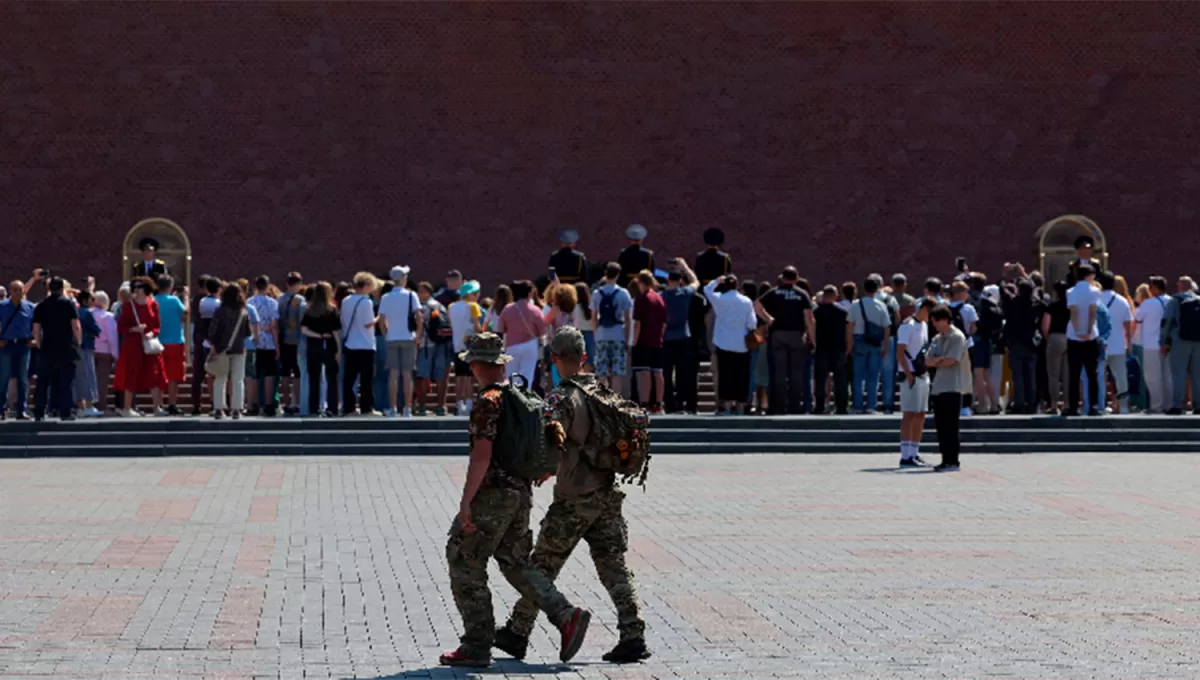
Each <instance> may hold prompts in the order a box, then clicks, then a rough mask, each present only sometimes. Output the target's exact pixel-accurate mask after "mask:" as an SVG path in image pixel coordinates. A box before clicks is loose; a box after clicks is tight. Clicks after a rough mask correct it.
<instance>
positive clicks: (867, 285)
mask: <svg viewBox="0 0 1200 680" xmlns="http://www.w3.org/2000/svg"><path fill="white" fill-rule="evenodd" d="M878 292H879V282H878V281H877V280H875V279H874V278H867V280H866V281H864V282H863V294H862V295H861V296H860V297H859V298H858V299H857V300H855V301H854V302H853V303H852V304H851V305H850V307H849V310H848V312H849V315H850V323H851V324H853V326H854V350H853V354H854V383H853V388H852V389H851V393H852V394H853V399H854V410H855V412H857V413H875V411H876V407H877V405H878V403H879V386H880V380H879V378H880V370H881V369H882V366H883V355H884V354H885V353H886V352H887V350H888V347H889V346H890V344H891V316H890V315H889V314H888V308H887V305H885V304H884V303H883V302H881V301H880V300H879V299H878V298H877V297H876V293H878ZM864 396H865V397H866V398H865V400H864Z"/></svg>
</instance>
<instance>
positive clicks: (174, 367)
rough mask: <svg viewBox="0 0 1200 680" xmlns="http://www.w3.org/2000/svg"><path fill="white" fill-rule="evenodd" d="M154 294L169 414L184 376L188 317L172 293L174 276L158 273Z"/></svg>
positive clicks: (174, 412)
mask: <svg viewBox="0 0 1200 680" xmlns="http://www.w3.org/2000/svg"><path fill="white" fill-rule="evenodd" d="M154 284H155V287H156V289H157V291H158V292H157V293H155V295H154V302H155V303H156V304H157V305H158V315H159V325H160V327H161V330H160V331H159V334H158V339H159V341H160V342H161V343H162V346H163V353H162V358H163V368H164V370H165V371H166V374H167V408H166V412H167V413H169V414H170V415H173V416H174V415H179V384H180V383H182V382H183V381H184V380H186V379H187V377H186V376H187V346H186V345H185V344H184V342H183V332H184V327H185V326H186V324H187V320H188V311H187V307H186V306H184V304H183V301H182V300H180V299H179V298H178V297H176V296H175V295H174V292H175V279H173V278H171V277H170V276H169V275H167V274H160V275H159V276H158V279H157V280H156V281H155V282H154Z"/></svg>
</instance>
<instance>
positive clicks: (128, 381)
mask: <svg viewBox="0 0 1200 680" xmlns="http://www.w3.org/2000/svg"><path fill="white" fill-rule="evenodd" d="M130 284H131V285H130V288H131V289H132V291H133V299H132V300H130V301H129V302H128V303H127V304H123V305H121V318H120V319H118V320H117V332H119V333H120V334H121V338H122V341H121V357H120V359H118V360H117V374H116V376H115V377H114V378H113V386H114V387H115V388H116V389H117V390H119V391H121V392H124V393H125V409H124V410H123V411H121V415H122V416H125V417H127V418H132V417H137V416H140V415H141V413H139V412H137V411H135V410H134V409H133V397H134V395H135V394H137V393H138V392H149V393H150V394H151V395H152V396H153V397H154V412H155V413H158V412H159V411H160V410H161V409H162V391H163V389H165V388H166V386H167V371H166V366H165V365H164V364H163V358H162V355H161V354H146V353H145V352H144V351H143V350H142V336H143V335H149V336H153V337H157V336H158V331H159V316H158V303H157V302H155V301H154V298H153V297H151V292H152V291H153V288H154V284H153V283H151V281H150V279H147V278H141V277H139V278H136V279H134V280H133V281H131V282H130ZM135 309H136V310H137V316H136V317H135V316H134V310H135ZM139 322H140V323H139Z"/></svg>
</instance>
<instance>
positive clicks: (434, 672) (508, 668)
mask: <svg viewBox="0 0 1200 680" xmlns="http://www.w3.org/2000/svg"><path fill="white" fill-rule="evenodd" d="M589 665H599V664H590V663H588V662H586V661H585V662H583V663H577V662H572V663H570V664H565V663H557V664H527V663H522V662H520V661H512V660H508V659H506V660H504V661H497V662H496V663H493V664H492V665H491V666H488V667H487V668H463V667H452V666H440V665H439V666H430V667H429V668H420V669H417V670H412V671H404V672H402V673H396V674H394V675H378V676H374V677H369V678H368V677H353V678H350V677H347V678H344V679H343V680H402V679H403V678H413V679H416V678H423V679H424V680H438V679H439V678H445V679H446V680H451V679H453V680H457V679H459V678H486V677H489V676H495V675H558V674H560V673H571V672H572V670H573V669H574V668H577V667H580V666H589ZM603 665H605V666H607V665H609V664H603Z"/></svg>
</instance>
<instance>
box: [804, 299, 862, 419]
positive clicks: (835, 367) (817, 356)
mask: <svg viewBox="0 0 1200 680" xmlns="http://www.w3.org/2000/svg"><path fill="white" fill-rule="evenodd" d="M813 322H814V323H815V324H816V342H815V345H816V346H815V347H814V348H813V389H814V391H815V392H816V398H815V403H814V405H813V406H814V411H813V412H814V413H817V414H824V413H825V399H826V395H828V394H829V388H828V387H827V383H828V382H829V378H830V376H831V375H832V376H833V403H834V412H835V413H836V414H838V415H846V413H847V405H848V404H847V401H848V399H847V397H848V394H847V392H848V391H849V380H848V379H847V375H846V370H847V367H846V364H847V362H848V361H849V360H850V352H851V348H852V347H853V343H854V335H853V331H854V324H852V323H850V315H849V314H848V313H847V312H846V310H845V309H843V308H842V306H841V305H839V304H838V290H837V287H836V286H825V288H824V290H822V291H821V301H820V302H819V303H818V304H817V308H816V309H815V310H813Z"/></svg>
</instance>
